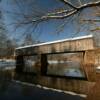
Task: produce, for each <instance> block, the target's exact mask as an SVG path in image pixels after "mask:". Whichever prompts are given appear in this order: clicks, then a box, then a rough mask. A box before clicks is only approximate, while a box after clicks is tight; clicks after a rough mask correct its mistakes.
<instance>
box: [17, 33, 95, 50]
mask: <svg viewBox="0 0 100 100" xmlns="http://www.w3.org/2000/svg"><path fill="white" fill-rule="evenodd" d="M92 37H93V35H86V36H80V37H75V38H67V39H62V40H56V41H50V42H45V43H39V44H33V45H27V46H22V47H18V48H16V50H17V49H24V48H28V47H35V46H41V45H48V44H53V43H59V42H65V41H74V40H81V39H86V38H92Z"/></svg>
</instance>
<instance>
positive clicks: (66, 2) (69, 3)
mask: <svg viewBox="0 0 100 100" xmlns="http://www.w3.org/2000/svg"><path fill="white" fill-rule="evenodd" d="M60 1H62V2H64V3H65V4H67V5H69V6H70V7H72V8H74V9H77V7H75V6H74V5H73V4H72V3H71V2H68V0H60Z"/></svg>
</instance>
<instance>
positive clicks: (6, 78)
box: [0, 70, 12, 94]
mask: <svg viewBox="0 0 100 100" xmlns="http://www.w3.org/2000/svg"><path fill="white" fill-rule="evenodd" d="M11 77H12V76H11V72H10V71H2V70H0V94H2V93H6V92H7V89H8V87H9V85H10V79H11Z"/></svg>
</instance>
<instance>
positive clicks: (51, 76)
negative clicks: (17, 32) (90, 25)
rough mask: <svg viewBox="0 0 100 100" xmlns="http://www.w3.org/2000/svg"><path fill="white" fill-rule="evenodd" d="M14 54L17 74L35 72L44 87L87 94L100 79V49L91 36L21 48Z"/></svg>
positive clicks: (38, 81) (37, 80)
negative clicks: (99, 78) (99, 77)
mask: <svg viewBox="0 0 100 100" xmlns="http://www.w3.org/2000/svg"><path fill="white" fill-rule="evenodd" d="M15 53H16V72H17V73H18V74H19V75H22V74H23V73H26V74H30V73H32V74H31V75H33V77H36V78H35V81H36V82H35V83H36V84H40V85H43V86H47V87H52V88H57V89H62V90H68V91H74V92H77V93H84V94H87V93H88V92H89V90H90V88H91V87H92V86H93V85H94V83H95V81H96V80H97V76H99V74H97V73H99V67H98V66H99V58H100V57H99V55H100V50H99V49H97V48H96V47H95V44H94V40H93V36H92V35H88V36H81V37H76V38H70V39H63V40H58V41H53V42H46V43H40V44H35V45H29V46H24V47H18V48H16V51H15ZM24 75H25V74H24Z"/></svg>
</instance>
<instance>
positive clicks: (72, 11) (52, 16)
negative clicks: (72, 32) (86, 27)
mask: <svg viewBox="0 0 100 100" xmlns="http://www.w3.org/2000/svg"><path fill="white" fill-rule="evenodd" d="M63 1H64V2H66V3H67V0H63ZM99 5H100V1H98V2H91V3H87V4H83V5H81V6H79V7H77V8H76V7H75V8H74V6H73V5H72V6H73V8H74V9H70V10H62V11H58V12H54V13H47V14H46V15H44V16H41V17H40V18H38V19H33V20H32V22H39V21H44V20H48V19H63V18H67V17H69V16H71V15H73V14H76V13H78V12H79V11H81V10H82V9H85V8H88V7H94V6H99Z"/></svg>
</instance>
